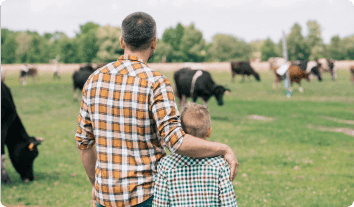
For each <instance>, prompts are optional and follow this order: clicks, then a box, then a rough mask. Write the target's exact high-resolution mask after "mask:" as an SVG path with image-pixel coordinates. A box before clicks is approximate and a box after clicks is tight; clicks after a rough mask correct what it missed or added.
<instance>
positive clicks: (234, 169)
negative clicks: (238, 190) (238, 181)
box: [230, 162, 239, 181]
mask: <svg viewBox="0 0 354 207" xmlns="http://www.w3.org/2000/svg"><path fill="white" fill-rule="evenodd" d="M238 165H239V163H238V162H237V163H236V164H235V165H232V166H231V167H230V181H233V180H234V179H235V177H236V175H237V169H238Z"/></svg>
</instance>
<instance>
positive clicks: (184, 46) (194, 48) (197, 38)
mask: <svg viewBox="0 0 354 207" xmlns="http://www.w3.org/2000/svg"><path fill="white" fill-rule="evenodd" d="M205 46H206V42H205V40H204V39H203V33H202V32H201V31H199V30H197V29H195V27H194V24H191V25H189V26H188V27H187V28H185V30H184V34H183V37H182V39H181V46H180V52H182V53H183V54H184V55H185V60H184V61H191V62H202V61H204V59H205V55H206V52H205Z"/></svg>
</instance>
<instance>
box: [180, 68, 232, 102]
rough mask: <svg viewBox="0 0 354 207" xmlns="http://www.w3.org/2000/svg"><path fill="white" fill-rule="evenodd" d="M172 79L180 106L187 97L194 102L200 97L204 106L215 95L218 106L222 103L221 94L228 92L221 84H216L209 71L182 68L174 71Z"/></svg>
mask: <svg viewBox="0 0 354 207" xmlns="http://www.w3.org/2000/svg"><path fill="white" fill-rule="evenodd" d="M174 81H175V85H176V89H175V91H176V95H177V97H178V98H179V100H180V107H181V108H183V106H184V105H185V104H186V99H187V98H189V97H190V98H192V99H193V101H194V102H196V101H197V99H198V97H201V98H202V100H203V103H204V106H206V105H207V102H208V100H209V99H210V98H211V97H212V96H215V98H216V100H217V103H218V105H219V106H222V105H223V104H224V102H223V96H224V93H225V92H230V89H226V88H224V87H223V86H221V85H217V84H216V83H215V82H214V81H213V79H212V78H211V75H210V73H209V72H207V71H204V70H201V69H198V70H192V69H190V68H182V69H180V70H178V71H176V72H175V73H174Z"/></svg>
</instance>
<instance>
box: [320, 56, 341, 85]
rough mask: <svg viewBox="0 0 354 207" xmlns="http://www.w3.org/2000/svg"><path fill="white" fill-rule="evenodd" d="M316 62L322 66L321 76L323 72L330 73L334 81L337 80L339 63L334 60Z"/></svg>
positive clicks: (322, 59) (323, 59) (324, 59)
mask: <svg viewBox="0 0 354 207" xmlns="http://www.w3.org/2000/svg"><path fill="white" fill-rule="evenodd" d="M316 62H317V64H318V65H319V66H320V67H319V70H320V73H321V74H322V73H323V72H329V73H330V74H331V76H332V80H335V79H336V78H337V61H335V60H333V59H326V58H321V59H318V60H316Z"/></svg>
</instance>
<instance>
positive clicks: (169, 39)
mask: <svg viewBox="0 0 354 207" xmlns="http://www.w3.org/2000/svg"><path fill="white" fill-rule="evenodd" d="M183 34H184V27H183V26H182V25H181V23H178V24H177V26H176V28H175V29H174V28H172V27H170V28H169V29H167V30H165V32H164V33H163V35H162V41H163V42H165V43H168V44H170V45H171V46H172V48H173V50H175V51H179V50H180V45H181V41H182V37H183Z"/></svg>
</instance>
